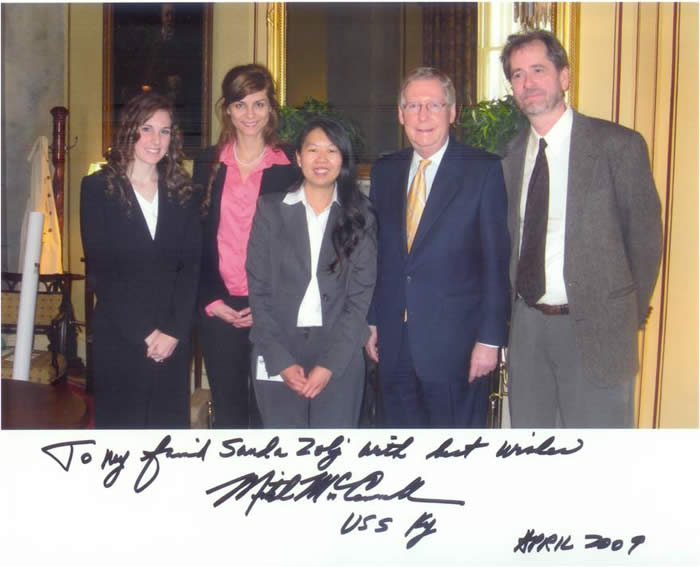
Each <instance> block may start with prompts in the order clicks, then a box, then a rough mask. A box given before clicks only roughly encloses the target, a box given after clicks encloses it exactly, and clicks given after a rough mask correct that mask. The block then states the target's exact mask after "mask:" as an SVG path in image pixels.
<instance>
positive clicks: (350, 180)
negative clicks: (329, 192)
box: [296, 117, 371, 274]
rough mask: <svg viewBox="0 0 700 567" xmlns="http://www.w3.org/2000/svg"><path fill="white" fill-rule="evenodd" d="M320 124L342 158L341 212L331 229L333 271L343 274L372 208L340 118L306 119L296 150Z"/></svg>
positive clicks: (337, 181) (339, 199) (300, 147)
mask: <svg viewBox="0 0 700 567" xmlns="http://www.w3.org/2000/svg"><path fill="white" fill-rule="evenodd" d="M317 128H318V129H320V130H322V131H323V132H324V133H325V134H326V136H328V139H329V140H330V141H331V142H332V143H333V145H335V147H336V148H338V151H340V155H341V156H342V158H343V163H342V165H341V166H340V173H339V174H338V179H336V187H337V194H338V203H339V204H340V216H339V217H338V220H337V222H336V223H335V226H334V227H333V232H332V233H331V241H332V242H333V249H334V250H335V260H333V262H331V264H330V266H329V269H330V271H331V272H336V270H337V273H338V274H340V273H341V272H342V271H343V260H344V259H345V258H349V257H350V254H352V251H353V250H354V249H355V246H357V243H358V242H359V240H360V236H361V235H362V234H363V233H364V232H365V231H366V230H367V227H368V224H369V219H368V218H367V215H368V214H371V211H370V208H369V204H368V202H366V199H365V197H364V196H363V195H362V193H361V192H360V190H359V189H358V188H357V173H356V170H355V157H354V156H353V152H352V143H351V141H350V136H348V133H347V132H346V131H345V128H343V127H342V126H341V125H340V124H339V123H338V122H336V121H335V120H332V119H330V118H323V117H319V118H314V119H312V120H310V121H309V122H307V123H306V125H305V126H304V127H303V128H302V130H301V132H300V133H299V137H298V138H297V144H296V151H297V154H299V155H300V154H301V149H302V147H303V145H304V142H305V141H306V137H307V136H308V135H309V134H310V133H311V132H312V131H313V130H316V129H317Z"/></svg>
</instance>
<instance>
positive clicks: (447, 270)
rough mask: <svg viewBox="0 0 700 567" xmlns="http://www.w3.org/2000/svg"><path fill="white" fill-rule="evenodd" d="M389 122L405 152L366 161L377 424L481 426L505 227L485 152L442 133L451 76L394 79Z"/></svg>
mask: <svg viewBox="0 0 700 567" xmlns="http://www.w3.org/2000/svg"><path fill="white" fill-rule="evenodd" d="M398 113H399V121H400V122H401V124H402V125H403V126H404V130H405V133H406V137H407V138H408V140H409V141H410V143H411V146H412V147H411V148H408V149H406V150H403V151H400V152H398V153H395V154H392V155H389V156H386V157H384V158H382V159H380V160H379V161H377V163H376V164H375V165H374V167H373V168H372V175H371V195H370V196H371V199H372V201H373V204H374V207H375V209H376V213H377V220H378V225H379V235H378V278H377V285H376V288H375V293H374V298H373V301H372V305H371V307H370V313H369V323H370V332H371V336H370V339H369V341H368V343H367V345H366V349H367V352H368V354H369V356H370V357H371V358H372V359H374V360H375V361H378V362H379V372H380V384H381V394H382V399H383V406H384V408H383V409H384V417H385V422H386V425H388V426H392V427H483V426H484V425H485V423H486V406H487V380H486V379H485V378H484V376H485V375H486V374H488V373H489V372H490V371H491V370H493V368H495V366H496V362H497V355H498V347H499V345H504V344H505V340H506V319H507V311H508V249H509V241H508V230H507V226H506V196H505V188H504V184H503V174H502V171H501V165H500V162H499V160H498V158H497V157H496V156H494V155H491V154H488V153H486V152H483V151H480V150H477V149H475V148H472V147H469V146H464V145H462V144H459V143H457V142H455V141H454V140H452V139H450V136H449V130H450V124H452V123H453V122H454V120H455V116H456V108H455V91H454V87H453V85H452V82H451V81H450V79H449V77H447V76H446V75H444V74H442V73H441V72H439V71H438V70H436V69H432V68H427V67H423V68H419V69H417V70H415V71H413V72H412V73H411V74H410V75H409V76H407V77H406V79H405V80H404V84H403V86H402V88H401V94H400V101H399V108H398Z"/></svg>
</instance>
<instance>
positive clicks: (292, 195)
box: [282, 183, 338, 210]
mask: <svg viewBox="0 0 700 567" xmlns="http://www.w3.org/2000/svg"><path fill="white" fill-rule="evenodd" d="M282 202H283V203H284V204H285V205H296V204H297V203H302V204H303V205H304V207H305V208H307V209H310V208H311V205H309V202H308V201H307V200H306V193H305V192H304V184H303V183H302V184H301V185H300V186H299V189H297V190H296V191H291V192H289V193H287V194H286V195H285V196H284V199H282ZM337 202H338V184H337V183H336V184H335V186H334V187H333V198H332V199H331V203H330V205H328V208H329V209H330V207H331V205H332V204H333V203H337ZM326 210H328V209H326Z"/></svg>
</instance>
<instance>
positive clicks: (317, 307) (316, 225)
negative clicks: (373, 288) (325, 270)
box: [282, 184, 338, 327]
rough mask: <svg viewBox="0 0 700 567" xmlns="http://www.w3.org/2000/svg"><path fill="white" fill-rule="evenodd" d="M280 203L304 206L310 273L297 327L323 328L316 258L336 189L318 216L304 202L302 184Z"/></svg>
mask: <svg viewBox="0 0 700 567" xmlns="http://www.w3.org/2000/svg"><path fill="white" fill-rule="evenodd" d="M282 202H283V203H284V204H286V205H295V204H297V203H302V204H303V205H304V209H305V211H306V228H307V230H308V232H309V245H310V251H309V252H310V256H311V273H310V274H309V285H308V286H307V287H306V293H305V294H304V297H303V299H302V300H301V305H299V313H298V314H297V327H321V326H323V311H322V309H321V291H320V289H319V287H318V278H317V276H316V273H317V271H318V257H319V256H320V254H321V243H322V242H323V235H324V233H325V232H326V225H327V224H328V216H329V215H330V212H331V207H332V206H333V203H337V202H338V192H337V188H334V189H333V199H332V200H331V202H330V204H329V205H328V206H327V207H326V208H325V209H324V210H323V211H322V212H321V213H319V214H318V215H317V214H316V213H315V212H314V210H313V208H312V207H311V205H310V204H309V202H308V201H307V200H306V193H305V192H304V185H303V184H302V186H301V187H299V189H297V190H296V191H293V192H291V193H287V195H285V197H284V199H283V200H282Z"/></svg>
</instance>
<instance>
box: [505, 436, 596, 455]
mask: <svg viewBox="0 0 700 567" xmlns="http://www.w3.org/2000/svg"><path fill="white" fill-rule="evenodd" d="M532 435H533V436H534V435H535V434H534V433H533V434H532ZM555 440H556V437H555V436H554V435H551V436H550V437H547V439H545V440H544V441H542V443H540V444H539V445H537V446H535V445H526V446H525V447H522V446H521V445H520V444H519V443H515V444H513V445H511V444H510V443H508V441H504V442H503V445H501V448H500V449H498V451H496V456H497V457H502V458H504V459H506V458H508V457H510V456H511V455H515V456H516V457H519V456H520V455H544V456H552V455H572V454H573V453H576V452H577V451H580V450H581V449H582V448H583V440H581V439H577V441H578V444H577V445H576V447H571V448H567V447H559V448H557V447H553V446H552V444H553V443H554V441H555Z"/></svg>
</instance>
